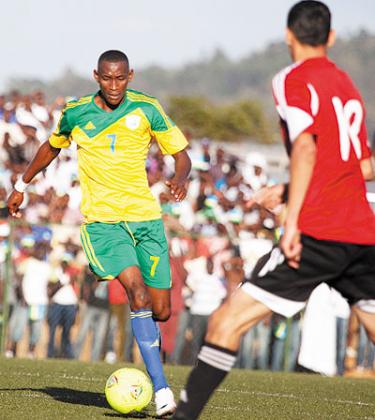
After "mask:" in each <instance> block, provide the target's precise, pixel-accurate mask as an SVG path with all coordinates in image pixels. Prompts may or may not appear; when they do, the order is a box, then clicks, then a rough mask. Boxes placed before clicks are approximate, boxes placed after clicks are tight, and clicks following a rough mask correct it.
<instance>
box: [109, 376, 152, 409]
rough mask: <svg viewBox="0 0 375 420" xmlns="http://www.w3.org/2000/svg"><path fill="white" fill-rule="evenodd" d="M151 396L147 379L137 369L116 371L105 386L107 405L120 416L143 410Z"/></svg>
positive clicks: (149, 382) (150, 388)
mask: <svg viewBox="0 0 375 420" xmlns="http://www.w3.org/2000/svg"><path fill="white" fill-rule="evenodd" d="M152 394H153V389H152V384H151V381H150V379H149V377H148V376H147V375H146V374H145V373H144V372H142V371H141V370H139V369H133V368H122V369H118V370H116V371H115V372H113V373H112V375H111V376H110V377H109V378H108V379H107V382H106V384H105V396H106V398H107V401H108V403H109V405H110V406H111V407H112V408H113V409H114V410H116V411H118V412H119V413H122V414H127V413H130V412H132V411H138V412H139V411H141V410H143V409H144V408H145V407H147V406H148V404H149V403H150V401H151V398H152Z"/></svg>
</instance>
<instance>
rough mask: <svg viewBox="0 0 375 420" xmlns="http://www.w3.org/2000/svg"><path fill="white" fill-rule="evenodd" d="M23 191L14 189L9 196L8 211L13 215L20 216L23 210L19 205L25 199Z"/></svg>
mask: <svg viewBox="0 0 375 420" xmlns="http://www.w3.org/2000/svg"><path fill="white" fill-rule="evenodd" d="M23 195H24V194H23V193H21V192H19V191H16V190H13V192H12V194H11V195H10V196H9V198H8V201H7V206H8V211H9V214H10V215H11V216H12V217H16V218H20V217H21V212H20V211H19V207H20V205H21V204H22V201H23Z"/></svg>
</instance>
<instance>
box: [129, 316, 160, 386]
mask: <svg viewBox="0 0 375 420" xmlns="http://www.w3.org/2000/svg"><path fill="white" fill-rule="evenodd" d="M130 319H131V324H132V330H133V334H134V337H135V339H136V340H137V343H138V346H139V349H140V351H141V354H142V357H143V360H144V362H145V365H146V369H147V372H148V374H149V376H150V378H151V381H152V383H153V385H154V391H155V392H156V391H159V389H162V388H166V387H167V386H168V384H167V381H166V379H165V376H164V373H163V366H162V363H161V360H160V353H159V351H160V349H159V345H160V331H159V327H158V325H157V324H156V322H155V321H154V320H153V318H152V311H151V310H150V309H140V310H138V311H132V312H131V313H130Z"/></svg>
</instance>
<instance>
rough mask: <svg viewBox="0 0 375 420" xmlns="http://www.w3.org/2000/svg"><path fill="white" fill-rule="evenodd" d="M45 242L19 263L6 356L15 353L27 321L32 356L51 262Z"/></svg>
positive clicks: (46, 298) (40, 321)
mask: <svg viewBox="0 0 375 420" xmlns="http://www.w3.org/2000/svg"><path fill="white" fill-rule="evenodd" d="M46 253H47V245H46V244H44V243H39V244H36V245H35V248H34V249H33V250H32V251H31V252H30V256H29V257H27V258H26V259H25V260H24V261H23V262H22V263H21V264H20V266H19V267H18V270H17V271H18V275H20V276H21V283H20V285H19V286H20V287H19V288H18V303H17V305H16V306H15V308H14V310H13V312H12V315H11V318H10V321H9V336H10V341H9V343H8V346H7V352H6V356H7V357H14V356H15V355H16V353H17V344H18V343H19V341H20V340H21V338H22V337H23V334H24V332H25V328H26V325H27V323H28V325H29V330H30V334H29V345H28V357H29V358H34V357H35V347H36V345H37V343H38V341H39V339H40V336H41V329H42V324H43V320H44V318H45V314H46V310H47V304H48V296H47V285H48V281H49V279H50V277H51V268H50V264H49V263H48V262H47V261H46Z"/></svg>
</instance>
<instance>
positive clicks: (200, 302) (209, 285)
mask: <svg viewBox="0 0 375 420" xmlns="http://www.w3.org/2000/svg"><path fill="white" fill-rule="evenodd" d="M197 260H198V261H199V262H200V263H201V264H202V267H201V269H200V270H199V271H198V270H194V272H192V271H190V273H189V274H188V276H187V279H186V285H187V286H188V287H189V288H190V289H191V291H192V298H191V306H190V313H191V332H192V343H191V357H192V360H195V359H196V356H197V354H198V351H199V349H200V347H201V345H202V343H203V339H204V336H205V334H206V330H207V324H208V318H209V316H210V315H211V313H212V312H213V311H214V310H215V309H216V308H218V307H219V305H220V303H221V301H222V300H223V299H224V298H225V296H226V294H227V292H226V287H225V285H224V283H223V282H222V280H221V279H220V278H219V276H217V275H216V274H215V273H214V271H213V269H214V264H213V261H212V257H208V258H207V259H206V258H204V257H199V258H197Z"/></svg>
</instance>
